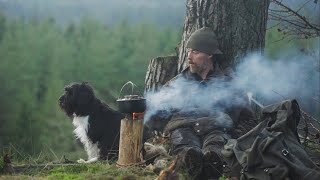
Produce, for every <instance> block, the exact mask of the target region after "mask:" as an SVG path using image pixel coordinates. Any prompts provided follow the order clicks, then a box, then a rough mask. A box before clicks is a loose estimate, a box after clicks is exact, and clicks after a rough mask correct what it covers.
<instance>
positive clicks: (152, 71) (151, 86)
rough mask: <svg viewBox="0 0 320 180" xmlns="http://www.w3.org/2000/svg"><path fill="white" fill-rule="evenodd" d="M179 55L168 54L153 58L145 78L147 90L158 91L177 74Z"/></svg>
mask: <svg viewBox="0 0 320 180" xmlns="http://www.w3.org/2000/svg"><path fill="white" fill-rule="evenodd" d="M177 65H178V57H177V56H166V57H157V58H155V59H152V60H151V61H150V63H149V67H148V71H147V74H146V78H145V91H157V90H159V89H160V88H161V87H162V85H164V84H165V83H166V82H167V81H169V80H170V79H171V78H173V77H174V76H175V75H176V74H177Z"/></svg>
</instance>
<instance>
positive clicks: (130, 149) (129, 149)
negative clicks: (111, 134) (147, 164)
mask: <svg viewBox="0 0 320 180" xmlns="http://www.w3.org/2000/svg"><path fill="white" fill-rule="evenodd" d="M142 134H143V119H134V120H133V119H128V118H124V119H122V120H121V127H120V142H119V158H118V161H117V165H119V166H130V165H134V164H136V163H139V162H141V159H142V158H141V156H140V151H141V148H142Z"/></svg>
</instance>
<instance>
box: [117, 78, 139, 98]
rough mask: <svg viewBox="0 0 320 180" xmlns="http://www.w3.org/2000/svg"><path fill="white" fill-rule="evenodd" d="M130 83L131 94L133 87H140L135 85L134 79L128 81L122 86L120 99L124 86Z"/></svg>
mask: <svg viewBox="0 0 320 180" xmlns="http://www.w3.org/2000/svg"><path fill="white" fill-rule="evenodd" d="M128 84H131V94H133V88H134V87H138V86H137V85H135V84H134V83H133V82H132V81H128V82H126V83H125V84H124V85H123V86H122V88H121V89H120V92H119V95H118V99H120V95H121V92H122V90H123V88H124V87H125V86H127V85H128Z"/></svg>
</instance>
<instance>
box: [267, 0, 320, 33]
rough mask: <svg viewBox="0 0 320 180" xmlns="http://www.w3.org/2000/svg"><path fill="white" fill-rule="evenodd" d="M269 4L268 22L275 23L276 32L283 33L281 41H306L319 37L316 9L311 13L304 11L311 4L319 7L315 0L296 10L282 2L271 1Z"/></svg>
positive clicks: (319, 24) (319, 13) (319, 15)
mask: <svg viewBox="0 0 320 180" xmlns="http://www.w3.org/2000/svg"><path fill="white" fill-rule="evenodd" d="M271 3H272V6H271V8H270V9H269V20H271V21H274V22H275V25H274V26H279V28H278V31H280V32H282V33H283V39H284V38H289V39H308V38H314V37H319V36H320V19H319V18H320V12H319V11H317V10H316V8H315V10H314V11H313V12H309V11H308V9H306V6H307V5H309V6H310V4H311V3H312V5H314V6H317V5H319V4H318V1H317V0H306V1H305V2H304V3H303V4H301V5H300V6H299V7H297V8H294V7H291V6H290V5H289V4H288V3H285V2H283V1H282V0H271ZM307 12H308V13H307ZM312 16H314V17H312Z"/></svg>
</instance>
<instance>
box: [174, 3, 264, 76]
mask: <svg viewBox="0 0 320 180" xmlns="http://www.w3.org/2000/svg"><path fill="white" fill-rule="evenodd" d="M269 4H270V2H269V0H239V1H234V0H187V12H186V18H185V22H184V27H183V34H182V40H181V43H180V44H181V46H180V49H179V62H178V70H177V71H178V72H181V71H182V70H183V69H185V68H186V67H187V60H186V56H187V55H186V43H187V40H188V38H189V37H190V35H191V33H192V32H194V31H195V30H197V29H199V28H201V27H210V28H212V29H213V31H214V32H215V33H216V35H217V38H218V41H219V43H220V50H221V51H222V52H223V53H224V57H223V59H224V63H223V66H224V67H226V66H231V67H234V66H235V65H236V64H237V63H239V62H240V61H241V58H242V57H243V56H244V55H246V54H247V53H248V52H252V51H257V52H260V53H263V48H264V44H265V33H266V25H267V17H268V8H269Z"/></svg>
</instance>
